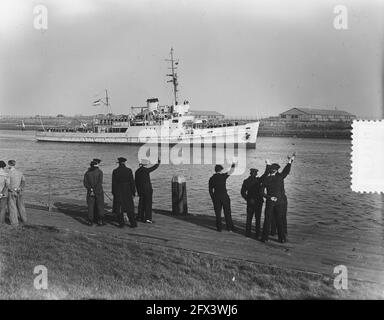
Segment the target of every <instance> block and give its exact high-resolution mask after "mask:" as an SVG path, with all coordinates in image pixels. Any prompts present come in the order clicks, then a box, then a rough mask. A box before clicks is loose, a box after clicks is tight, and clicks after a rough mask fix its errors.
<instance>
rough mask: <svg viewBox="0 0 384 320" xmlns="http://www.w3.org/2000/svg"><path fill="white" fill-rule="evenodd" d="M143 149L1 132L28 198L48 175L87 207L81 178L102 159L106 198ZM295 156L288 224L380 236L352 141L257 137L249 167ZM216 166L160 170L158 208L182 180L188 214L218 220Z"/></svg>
mask: <svg viewBox="0 0 384 320" xmlns="http://www.w3.org/2000/svg"><path fill="white" fill-rule="evenodd" d="M138 149H139V147H138V146H121V145H96V144H68V143H46V142H36V141H35V139H34V133H33V132H20V131H0V159H3V160H8V159H11V158H12V159H16V160H17V164H18V167H19V168H20V169H21V170H23V171H24V173H25V175H26V177H27V191H30V192H33V193H36V194H40V195H43V196H46V194H47V192H48V187H47V185H48V183H47V177H46V176H47V175H52V176H54V178H53V179H52V186H53V193H54V195H56V196H63V197H67V198H74V199H80V200H84V196H85V190H84V188H83V186H82V177H83V174H84V172H85V170H86V169H87V167H88V164H89V161H90V160H91V159H92V158H100V159H102V160H103V166H102V170H103V171H104V181H105V187H104V189H105V191H107V192H109V191H110V190H111V173H112V170H113V169H114V168H115V167H116V158H117V157H119V156H124V157H126V158H127V159H128V162H127V165H128V166H129V167H131V168H133V169H136V168H137V166H138V163H137V152H138ZM293 151H295V152H296V154H297V158H296V160H295V162H294V164H293V167H292V171H291V174H290V175H289V176H288V177H287V179H286V192H287V196H288V201H289V206H288V210H289V211H288V220H289V221H288V224H289V225H295V226H297V227H298V228H299V229H300V228H302V229H307V228H308V227H313V226H318V227H321V228H328V229H329V230H330V231H332V232H344V233H353V234H356V233H359V234H361V235H364V234H365V233H366V232H367V231H370V233H371V234H372V231H373V233H375V234H377V235H378V239H380V237H382V230H383V214H382V204H383V198H382V196H381V195H378V194H359V193H354V192H352V191H351V188H350V184H351V180H350V170H351V164H350V152H351V143H350V141H348V140H326V139H297V138H296V139H295V138H277V137H273V138H272V137H271V138H263V137H261V138H258V141H257V148H256V150H248V151H247V167H256V168H258V169H259V170H260V172H262V171H263V170H264V167H265V164H264V161H265V159H266V158H268V159H270V160H271V161H273V162H279V163H280V164H284V163H285V161H286V156H287V154H289V153H292V152H293ZM212 173H213V165H165V164H164V165H161V166H160V168H159V169H158V170H156V171H155V172H153V173H152V175H151V177H152V183H153V187H154V208H159V209H167V210H169V209H170V208H171V177H172V176H173V175H174V174H181V175H184V176H185V178H186V180H187V194H188V204H189V211H190V213H195V214H208V215H213V208H212V203H211V200H210V197H209V194H208V179H209V177H210V176H211V175H212ZM247 175H248V171H247V172H246V173H244V174H243V175H239V176H231V177H230V178H229V179H228V183H227V187H228V191H229V194H230V197H231V201H232V211H233V216H234V218H235V219H236V220H242V221H244V220H245V203H244V201H243V199H242V198H241V196H240V187H241V183H242V180H243V179H245V178H246V177H247Z"/></svg>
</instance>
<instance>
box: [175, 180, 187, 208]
mask: <svg viewBox="0 0 384 320" xmlns="http://www.w3.org/2000/svg"><path fill="white" fill-rule="evenodd" d="M172 214H175V215H179V214H181V215H186V214H188V204H187V183H186V181H185V178H184V177H183V176H177V175H176V176H173V177H172Z"/></svg>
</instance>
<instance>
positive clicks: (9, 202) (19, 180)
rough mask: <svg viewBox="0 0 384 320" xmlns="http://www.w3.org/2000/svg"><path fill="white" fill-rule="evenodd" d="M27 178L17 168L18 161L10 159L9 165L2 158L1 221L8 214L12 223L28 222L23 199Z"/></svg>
mask: <svg viewBox="0 0 384 320" xmlns="http://www.w3.org/2000/svg"><path fill="white" fill-rule="evenodd" d="M24 187H25V178H24V175H23V173H22V172H21V171H20V170H18V169H16V161H15V160H9V161H8V165H7V164H6V163H5V162H4V161H3V160H0V223H4V222H5V219H6V216H7V215H8V219H9V222H10V224H11V225H13V226H17V225H19V222H21V223H26V222H27V214H26V210H25V205H24V199H23V190H24Z"/></svg>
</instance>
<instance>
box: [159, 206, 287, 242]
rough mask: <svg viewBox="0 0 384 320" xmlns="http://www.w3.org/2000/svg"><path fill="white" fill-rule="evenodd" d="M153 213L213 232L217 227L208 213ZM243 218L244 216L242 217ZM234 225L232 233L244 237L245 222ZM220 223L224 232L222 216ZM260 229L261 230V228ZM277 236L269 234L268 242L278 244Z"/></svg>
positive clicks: (253, 236) (163, 211) (214, 219)
mask: <svg viewBox="0 0 384 320" xmlns="http://www.w3.org/2000/svg"><path fill="white" fill-rule="evenodd" d="M153 211H154V212H155V213H157V214H161V215H164V216H167V217H170V218H174V219H176V220H181V221H186V222H188V223H191V224H194V225H197V226H199V227H204V228H207V229H210V230H212V231H214V232H217V229H216V217H214V216H208V215H191V214H187V215H174V214H172V213H171V212H170V211H167V210H157V209H154V210H153ZM244 219H245V217H244ZM233 223H234V226H235V231H234V233H237V234H240V235H242V236H244V237H245V223H244V222H240V221H234V222H233ZM222 224H223V232H225V230H226V229H225V228H226V224H225V219H224V217H222ZM254 228H255V227H254V224H253V225H252V236H251V238H252V240H255V241H257V239H256V234H255V232H254V230H255V229H254ZM261 231H262V228H261ZM276 237H277V236H270V237H269V242H270V244H273V243H276V244H279V245H280V243H279V241H278V240H277V238H276Z"/></svg>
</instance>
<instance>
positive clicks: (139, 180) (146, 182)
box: [135, 167, 152, 193]
mask: <svg viewBox="0 0 384 320" xmlns="http://www.w3.org/2000/svg"><path fill="white" fill-rule="evenodd" d="M149 173H150V171H149V170H148V168H145V167H140V168H138V169H137V170H136V172H135V182H136V188H137V192H138V193H143V192H148V191H152V183H151V177H150V176H149Z"/></svg>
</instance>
